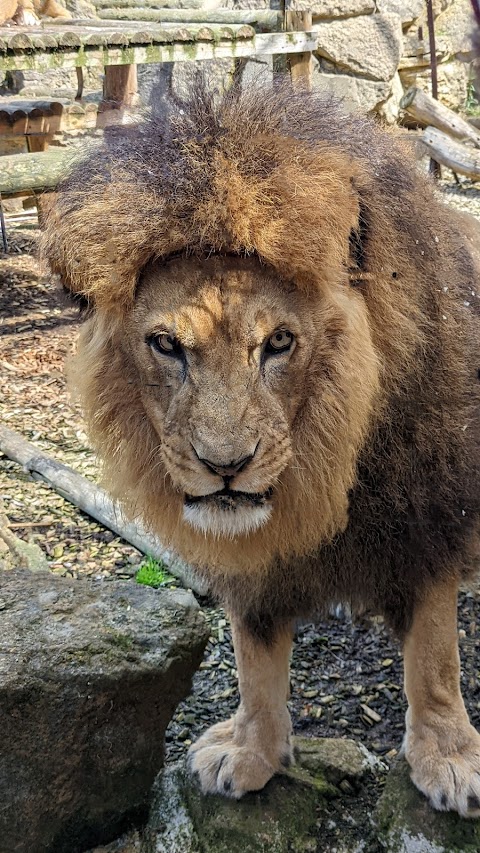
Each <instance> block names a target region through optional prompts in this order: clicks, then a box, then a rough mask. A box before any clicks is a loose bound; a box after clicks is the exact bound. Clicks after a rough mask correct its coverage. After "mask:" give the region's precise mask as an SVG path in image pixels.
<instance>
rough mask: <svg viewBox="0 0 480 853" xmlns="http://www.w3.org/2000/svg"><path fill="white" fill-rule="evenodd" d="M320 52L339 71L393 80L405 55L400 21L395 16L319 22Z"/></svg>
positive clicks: (369, 16)
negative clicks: (403, 54) (402, 55)
mask: <svg viewBox="0 0 480 853" xmlns="http://www.w3.org/2000/svg"><path fill="white" fill-rule="evenodd" d="M314 29H315V32H316V34H317V36H318V47H317V53H318V54H319V55H320V56H323V57H325V59H328V60H329V61H330V62H333V63H334V65H336V66H337V68H338V70H339V71H344V72H345V71H346V72H347V73H353V74H360V75H362V76H364V77H367V78H369V79H370V80H391V79H392V77H393V75H394V74H395V72H396V70H397V68H398V63H399V62H400V57H401V54H402V46H403V36H402V22H401V18H400V17H399V16H398V15H395V14H390V13H388V14H383V15H380V14H379V15H359V16H358V17H356V18H345V19H344V20H332V21H320V22H319V23H318V24H316V25H315V27H314Z"/></svg>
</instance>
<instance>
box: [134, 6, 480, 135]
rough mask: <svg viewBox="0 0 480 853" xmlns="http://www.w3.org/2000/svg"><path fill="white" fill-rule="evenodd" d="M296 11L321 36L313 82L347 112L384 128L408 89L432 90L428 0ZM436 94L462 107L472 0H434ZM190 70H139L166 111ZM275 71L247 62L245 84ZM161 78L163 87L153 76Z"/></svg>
mask: <svg viewBox="0 0 480 853" xmlns="http://www.w3.org/2000/svg"><path fill="white" fill-rule="evenodd" d="M222 5H224V6H227V7H229V8H238V9H240V8H242V9H244V8H269V7H271V8H278V5H279V4H278V0H270V2H269V0H226V2H224V3H222ZM288 7H289V8H290V9H294V10H299V11H300V10H305V9H311V10H312V12H313V24H314V27H315V29H316V30H317V32H318V51H317V53H316V55H315V57H314V69H313V85H314V88H315V89H316V90H320V91H325V92H331V93H333V94H335V95H337V96H338V97H341V98H343V99H344V102H345V104H346V106H347V107H351V108H352V109H360V110H361V111H362V112H374V113H376V114H378V115H380V116H381V117H382V118H383V119H384V120H385V121H386V122H387V123H393V122H395V121H396V120H397V119H398V116H399V102H400V99H401V97H402V95H403V93H404V90H406V89H407V88H409V86H412V85H416V86H419V87H420V88H422V89H426V90H428V91H430V87H431V77H430V53H429V46H428V28H427V21H426V12H425V8H426V4H425V2H424V0H318V2H317V3H313V4H312V2H311V0H290V2H289V4H288ZM434 14H435V17H436V24H435V30H436V41H437V58H438V61H439V65H438V78H439V95H440V98H441V100H442V102H443V103H445V104H446V105H447V106H449V107H451V108H453V109H456V110H462V109H463V108H464V107H465V103H466V100H467V94H468V83H469V79H470V74H471V71H470V63H471V59H472V54H471V43H470V31H471V29H472V26H471V11H470V0H434ZM208 66H209V67H208V74H209V77H210V79H211V80H212V81H213V82H214V83H215V84H216V85H217V86H220V87H221V86H223V85H228V81H229V79H230V77H231V74H232V73H233V64H232V63H230V62H228V61H225V62H217V63H208ZM193 73H194V69H193V67H191V66H190V65H186V64H177V65H176V66H174V67H173V68H172V67H170V66H165V67H162V68H161V69H160V70H159V71H157V70H156V69H152V68H147V67H146V66H145V67H144V69H142V71H141V72H140V81H141V91H142V94H143V97H144V98H145V99H146V100H147V101H149V102H150V103H152V104H153V106H154V108H156V109H161V103H162V98H163V96H164V94H165V92H166V91H168V90H169V89H171V90H173V91H174V92H175V93H176V94H184V93H185V92H186V91H187V90H188V88H189V84H190V82H191V78H192V74H193ZM272 73H273V69H272V61H271V57H261V58H257V59H256V60H254V61H249V62H247V64H246V66H245V68H244V71H243V74H244V79H247V78H248V79H251V78H252V77H257V78H258V77H259V76H262V75H266V77H267V78H268V77H271V76H272ZM157 74H158V75H159V78H158V79H159V83H158V84H155V79H156V78H157Z"/></svg>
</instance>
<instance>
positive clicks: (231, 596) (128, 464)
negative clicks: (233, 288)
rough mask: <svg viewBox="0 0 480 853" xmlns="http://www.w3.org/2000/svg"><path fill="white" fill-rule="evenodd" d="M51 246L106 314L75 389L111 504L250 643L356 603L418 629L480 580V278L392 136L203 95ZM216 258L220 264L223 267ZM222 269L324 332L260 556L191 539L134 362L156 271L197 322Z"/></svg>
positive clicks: (120, 164) (81, 182)
mask: <svg viewBox="0 0 480 853" xmlns="http://www.w3.org/2000/svg"><path fill="white" fill-rule="evenodd" d="M462 227H463V226H462ZM45 245H46V246H47V253H48V255H49V258H50V260H51V263H52V265H53V267H54V269H56V270H58V271H60V272H61V273H62V276H63V278H64V280H65V282H66V283H67V286H68V287H69V288H70V289H71V290H72V291H73V292H74V293H79V294H82V295H83V296H84V297H86V298H87V299H88V300H89V302H90V303H91V304H92V305H93V306H94V312H93V316H92V317H91V319H90V320H89V321H88V323H87V324H86V327H85V329H84V332H83V335H82V339H81V343H80V347H79V354H78V358H77V368H76V376H75V381H76V382H77V383H78V385H79V388H80V392H81V396H82V399H83V403H84V406H85V410H86V415H87V418H88V421H89V424H90V430H91V434H92V436H93V438H94V440H95V442H96V444H97V445H98V447H99V449H100V451H101V453H102V455H103V456H104V458H105V460H106V468H107V477H108V480H109V482H110V485H111V488H112V490H113V492H114V493H115V494H116V496H117V497H119V498H120V499H121V500H123V501H124V503H125V504H126V505H127V507H130V510H131V511H136V512H139V513H140V514H142V515H143V516H144V518H145V519H146V520H147V522H148V523H149V524H150V525H151V526H152V527H153V529H155V530H156V532H158V533H159V534H160V535H161V536H162V537H163V539H164V540H165V541H167V542H168V543H169V544H173V545H174V546H175V547H176V548H177V549H178V550H179V551H180V552H181V553H182V554H183V555H184V556H185V557H186V558H187V559H190V560H192V562H194V563H195V564H196V565H197V566H198V567H199V570H200V571H202V572H204V573H205V575H206V576H207V577H208V579H209V581H210V583H211V585H212V587H213V588H214V589H216V590H217V592H218V594H219V595H220V596H221V597H222V598H223V599H224V600H225V601H226V602H227V603H230V605H231V606H232V607H234V608H235V610H236V611H237V612H239V613H240V614H241V615H242V616H244V617H245V618H246V619H248V620H249V624H250V625H251V627H252V629H255V630H259V631H261V632H263V634H264V635H265V636H267V635H268V625H269V624H271V625H275V624H277V622H278V620H285V621H287V620H289V619H290V618H292V617H296V616H299V615H308V614H309V613H310V612H311V611H312V609H318V608H321V607H323V606H325V604H326V603H328V602H329V601H331V600H349V601H351V602H352V604H353V605H354V606H355V607H356V606H364V605H369V606H372V607H373V608H375V609H376V610H380V611H381V612H383V613H385V615H386V616H387V617H388V618H389V620H390V621H391V622H392V624H394V626H395V627H396V628H397V630H399V631H400V632H403V631H404V630H405V629H406V627H407V626H408V624H409V620H410V619H411V612H412V606H413V601H414V599H415V596H416V595H417V593H418V592H419V591H421V589H422V588H423V587H424V585H425V584H426V583H427V582H428V581H429V580H430V579H435V578H436V577H438V576H441V575H443V574H445V573H447V574H449V573H454V574H455V575H460V574H463V575H468V574H469V573H470V572H471V571H472V569H473V566H474V563H473V562H472V554H473V552H474V549H475V547H476V532H477V529H478V512H479V489H478V482H479V480H478V465H479V458H480V451H479V447H478V430H477V429H476V428H475V426H474V423H475V418H477V413H478V408H477V406H478V387H479V383H478V375H477V371H478V365H479V363H480V361H479V359H480V353H479V345H478V325H476V324H477V323H478V321H476V320H475V318H474V314H473V311H472V308H471V307H469V306H466V305H465V304H464V303H467V302H468V303H471V304H474V303H475V299H476V298H477V297H476V296H471V295H470V294H471V291H472V290H473V291H476V286H477V285H476V282H477V278H476V276H477V273H476V272H475V271H474V268H473V261H472V258H471V255H470V254H469V253H468V252H467V250H466V248H465V246H466V241H465V239H464V238H463V237H462V235H461V233H460V232H459V231H457V230H456V228H455V225H454V224H453V223H452V214H451V212H448V211H446V210H445V209H444V208H443V207H442V206H441V205H440V204H438V203H437V202H436V201H435V200H434V199H433V196H432V191H431V189H430V186H429V184H428V183H427V181H426V180H425V179H423V178H422V177H420V176H419V175H418V174H416V172H415V170H414V168H413V167H412V166H411V165H409V161H408V157H407V155H406V153H405V151H403V149H402V148H401V147H400V145H399V143H398V142H397V141H396V140H395V139H394V137H393V136H391V135H387V134H385V133H384V132H381V131H379V130H377V129H376V128H375V127H374V125H373V124H372V123H370V122H368V121H365V120H362V119H359V118H354V117H348V116H344V115H342V114H341V111H339V108H338V107H336V106H335V105H334V104H333V103H331V102H328V101H322V100H319V99H317V98H315V97H309V96H306V95H303V94H301V93H297V94H295V95H294V94H292V93H291V92H290V91H287V90H280V89H279V90H278V91H276V92H275V94H274V95H270V96H268V94H267V93H265V92H261V93H260V94H258V93H257V94H255V93H247V94H246V95H242V96H239V97H238V96H237V95H236V94H233V95H230V96H227V98H226V99H225V100H224V101H223V103H222V104H220V105H217V106H214V105H213V103H212V102H211V101H210V100H209V98H208V97H207V96H206V95H205V94H204V93H201V92H200V93H198V92H197V93H196V95H195V97H194V98H193V102H192V104H190V105H184V106H183V111H180V109H179V107H178V106H172V115H171V119H170V123H169V125H168V127H167V128H166V129H165V128H163V127H160V126H158V125H157V124H156V123H155V122H154V121H152V122H146V123H145V124H144V125H143V126H142V127H141V128H140V129H139V131H138V133H137V134H136V135H132V132H131V131H130V132H128V133H127V136H126V137H125V139H123V138H121V137H120V138H117V139H116V140H114V142H113V143H112V147H111V148H110V149H109V148H104V149H103V150H101V151H100V153H99V154H98V155H97V156H95V157H93V158H92V159H91V160H90V161H89V162H88V163H86V164H84V165H83V166H80V167H78V168H77V170H76V171H75V172H74V173H73V175H72V177H71V178H70V179H69V180H68V182H67V183H66V184H65V186H64V187H63V190H62V191H61V192H60V196H59V201H58V204H57V207H56V209H55V211H54V212H53V213H52V214H51V215H50V218H49V224H48V227H47V231H46V238H45ZM212 252H214V253H217V254H218V255H220V258H219V259H218V260H217V261H214V260H213V259H211V261H210V262H208V261H206V260H204V258H205V257H207V256H208V255H209V254H211V253H212ZM176 253H178V254H179V255H180V256H181V257H180V258H179V259H175V258H174V259H173V260H172V261H170V262H169V264H168V265H167V266H162V263H161V259H162V258H168V257H170V256H172V255H173V254H176ZM349 253H350V254H349ZM226 255H228V256H231V255H233V256H234V257H233V258H232V257H230V259H229V258H228V257H226ZM247 255H249V256H250V258H249V259H248V260H247V258H246V256H247ZM182 258H183V260H182ZM222 258H225V260H222ZM157 259H158V260H157ZM215 263H217V267H216V268H215V269H216V272H215V269H214V266H215ZM209 264H210V266H209ZM212 264H213V267H212ZM218 264H220V265H222V264H223V265H224V266H225V275H227V276H228V275H229V274H230V273H229V270H230V271H231V274H232V275H233V274H234V270H239V271H240V272H239V276H240V278H239V284H238V287H239V288H244V300H246V299H247V298H248V300H249V301H250V300H255V298H256V292H255V288H256V285H255V280H256V281H257V282H259V281H260V279H261V278H262V277H264V278H265V287H266V288H267V290H268V289H269V288H270V289H272V288H275V287H277V288H278V293H279V295H282V296H285V292H287V294H288V292H290V293H291V294H292V296H291V297H290V301H291V304H292V306H295V310H297V309H298V311H300V312H301V314H302V317H303V320H302V322H304V324H305V326H308V322H309V321H308V318H311V317H312V316H313V317H314V318H315V324H316V325H315V328H314V329H311V333H309V339H308V346H310V348H311V349H310V352H311V360H310V363H309V364H306V365H304V366H303V367H302V371H301V373H300V374H299V375H298V376H297V377H296V378H295V373H294V370H293V369H292V378H291V382H293V383H294V384H295V386H296V389H297V392H298V393H297V400H296V403H295V410H294V411H293V412H290V414H289V415H288V417H287V418H286V421H287V423H286V424H284V431H285V435H286V438H287V439H288V444H289V455H290V462H289V463H288V464H286V466H285V468H284V470H283V471H282V472H281V473H280V474H279V473H278V472H276V473H275V472H274V477H273V479H274V480H275V485H276V491H275V497H274V506H275V509H274V513H273V516H272V520H271V522H269V523H268V524H267V525H266V526H265V527H264V528H261V529H259V530H258V531H256V532H255V533H254V534H251V535H250V536H248V537H241V541H238V539H237V540H227V539H213V538H212V537H205V536H204V535H203V534H196V533H195V532H194V531H193V530H192V529H191V528H189V527H188V526H186V525H185V524H184V523H183V522H182V520H181V506H182V501H183V497H182V495H181V493H180V491H181V489H180V486H181V483H180V480H179V478H178V477H177V475H176V474H175V472H172V465H169V464H168V460H166V458H165V452H164V451H165V437H164V436H162V435H161V432H162V428H161V423H160V422H161V418H162V416H161V415H160V416H159V417H157V421H156V422H155V423H154V422H153V420H152V417H151V416H147V417H146V415H145V412H146V400H145V392H144V388H142V383H143V382H144V381H145V380H144V378H143V379H142V377H144V376H145V373H144V370H143V368H142V367H141V365H139V363H138V361H137V362H136V360H135V354H134V352H133V351H132V348H131V347H129V346H125V345H123V344H124V339H125V332H127V334H128V329H129V325H130V326H131V324H132V319H131V318H132V317H133V312H134V308H135V294H136V292H137V285H138V281H139V275H140V273H141V271H142V270H147V271H148V270H150V273H148V275H150V281H151V282H153V283H151V284H150V287H151V288H152V289H153V292H154V293H155V288H157V292H159V293H160V292H161V290H160V288H161V286H162V285H161V282H162V281H165V282H166V284H165V285H164V287H165V288H167V290H168V288H170V290H171V289H172V288H175V289H176V290H177V291H178V293H179V294H180V296H179V302H180V303H181V301H182V299H183V298H187V297H188V299H187V301H191V300H193V301H195V288H193V291H192V288H190V290H189V289H188V287H187V286H186V285H187V282H188V281H189V280H190V279H191V277H192V275H194V274H197V275H198V279H197V280H198V282H199V285H198V286H199V287H200V282H201V281H203V280H204V279H206V280H210V279H209V276H211V275H214V276H215V275H220V274H221V272H220V271H219V268H218ZM182 265H183V266H182ZM255 269H256V270H257V272H255ZM195 271H197V272H195ZM249 275H250V279H249ZM242 276H243V278H242ZM144 277H145V276H144ZM169 277H170V278H169ZM202 277H203V278H202ZM169 281H170V284H168V282H169ZM155 282H156V283H155ZM267 282H268V283H267ZM289 282H291V283H292V284H288V286H286V284H285V283H289ZM349 282H350V284H349ZM262 288H263V285H260V284H258V286H257V290H262ZM292 288H293V289H292ZM213 289H215V287H214V288H213ZM289 289H290V290H289ZM142 292H144V291H142V287H141V288H140V294H141V293H142ZM164 292H165V291H164ZM153 298H154V297H153ZM286 298H287V299H288V295H287V297H286ZM202 299H203V297H202ZM302 300H303V302H302ZM301 302H302V304H301V305H300V303H301ZM205 305H206V308H205V306H204V309H205V310H207V311H208V310H209V309H208V298H207V299H206V302H205ZM185 310H188V309H187V308H186V309H185ZM228 310H230V309H228ZM219 332H220V326H219V325H217V326H215V324H214V325H213V326H212V340H214V341H218V339H219ZM307 337H308V335H307ZM229 352H230V351H229ZM232 357H233V362H232V370H233V368H234V364H235V361H234V356H232ZM228 358H230V356H228ZM294 358H295V353H294V355H293V357H292V362H293V359H294ZM227 385H228V383H227ZM211 399H212V398H210V401H208V400H205V401H204V403H203V404H202V402H201V400H200V403H199V407H197V409H196V415H195V416H196V417H197V418H198V417H200V418H201V417H202V416H203V417H205V416H206V407H207V406H208V405H209V404H210V403H211ZM202 405H203V409H202ZM280 405H282V403H280ZM182 415H183V416H184V417H187V418H188V413H186V412H185V411H183V413H182ZM255 417H257V418H258V417H260V418H261V417H262V415H261V413H260V414H258V412H257V413H256V415H255ZM267 420H268V419H267V418H266V417H265V416H263V424H262V427H261V428H262V429H263V430H267V427H268V423H267ZM224 425H225V424H224ZM174 427H175V424H173V425H172V426H171V429H174ZM216 428H217V429H218V428H219V423H217V424H216ZM235 428H236V426H235ZM242 428H243V427H242ZM271 432H272V431H271V430H270V438H269V442H270V445H271V446H273V447H274V445H275V436H274V435H273V436H272V434H271ZM266 434H267V433H266ZM176 440H178V436H177V437H176V438H174V441H176ZM184 440H185V441H186V442H187V443H188V436H184ZM162 442H163V445H162ZM183 452H184V454H185V452H186V451H185V448H184V450H183ZM294 557H295V558H296V559H297V562H296V563H295V566H294V567H292V558H294ZM279 590H281V595H279V592H278V591H279Z"/></svg>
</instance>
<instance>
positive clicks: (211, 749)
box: [188, 718, 292, 799]
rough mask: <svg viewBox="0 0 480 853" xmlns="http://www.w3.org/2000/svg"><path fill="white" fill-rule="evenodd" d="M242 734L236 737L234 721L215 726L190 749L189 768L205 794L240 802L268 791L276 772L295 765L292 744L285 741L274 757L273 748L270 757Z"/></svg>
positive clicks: (246, 734) (275, 751)
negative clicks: (258, 792)
mask: <svg viewBox="0 0 480 853" xmlns="http://www.w3.org/2000/svg"><path fill="white" fill-rule="evenodd" d="M242 735H243V736H239V735H238V732H237V734H236V732H235V720H234V718H233V719H232V720H228V721H227V722H226V723H218V724H217V725H216V726H212V728H211V729H208V731H207V732H205V734H204V735H202V737H201V738H199V740H198V741H197V742H196V743H195V744H193V746H192V747H190V749H189V752H188V768H189V771H190V773H191V774H192V775H194V776H195V777H197V778H198V780H199V784H200V788H201V790H202V792H203V793H204V794H222V795H223V796H227V797H233V798H234V799H240V797H243V795H244V794H246V793H247V791H259V790H261V789H262V788H264V787H265V785H266V784H267V782H268V781H269V779H271V778H272V776H273V775H274V774H275V773H277V772H278V771H280V770H281V769H282V768H283V767H285V766H287V765H288V764H290V763H291V762H292V755H291V750H290V747H289V744H288V742H285V741H284V740H282V742H281V743H280V744H279V747H278V750H274V753H273V754H275V756H276V757H275V758H272V751H271V749H270V750H269V754H268V755H267V754H266V750H265V751H264V750H262V748H261V747H259V745H258V744H253V743H249V740H248V732H247V731H246V730H244V732H243V733H242ZM239 741H241V743H240V742H239ZM270 746H271V744H270Z"/></svg>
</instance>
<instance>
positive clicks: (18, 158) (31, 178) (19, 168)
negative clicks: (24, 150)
mask: <svg viewBox="0 0 480 853" xmlns="http://www.w3.org/2000/svg"><path fill="white" fill-rule="evenodd" d="M76 157H78V154H76V153H75V154H72V151H71V150H67V149H65V148H50V150H49V151H43V152H42V153H36V154H7V155H5V156H3V157H2V168H1V170H0V193H1V194H2V195H9V194H11V193H17V192H21V191H22V190H50V189H53V188H54V187H56V185H57V184H58V182H59V181H60V180H61V179H62V178H64V177H65V175H66V174H67V173H68V171H69V169H70V167H71V165H72V163H73V162H74V161H75V159H76Z"/></svg>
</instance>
